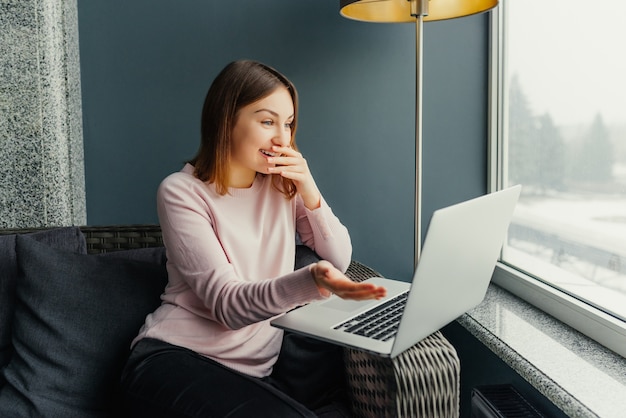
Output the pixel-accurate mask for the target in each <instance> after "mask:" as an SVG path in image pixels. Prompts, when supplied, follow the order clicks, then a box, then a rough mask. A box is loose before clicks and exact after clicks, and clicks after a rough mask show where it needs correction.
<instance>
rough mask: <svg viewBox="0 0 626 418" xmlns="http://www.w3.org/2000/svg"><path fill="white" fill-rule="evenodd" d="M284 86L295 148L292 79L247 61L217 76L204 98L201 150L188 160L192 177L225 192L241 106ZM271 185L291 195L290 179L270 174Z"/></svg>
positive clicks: (292, 185)
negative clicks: (232, 143) (231, 146)
mask: <svg viewBox="0 0 626 418" xmlns="http://www.w3.org/2000/svg"><path fill="white" fill-rule="evenodd" d="M281 86H282V87H286V88H287V90H288V91H289V94H290V95H291V99H292V100H293V108H294V119H293V123H292V126H291V141H290V146H291V148H293V149H294V150H297V148H296V142H295V135H296V121H297V114H298V94H297V92H296V88H295V86H294V85H293V83H292V82H291V81H289V80H288V79H287V77H285V76H284V75H282V74H281V73H279V72H278V71H276V70H275V69H273V68H271V67H269V66H267V65H264V64H261V63H260V62H256V61H250V60H240V61H234V62H231V63H230V64H228V65H227V66H226V67H224V69H223V70H222V71H221V72H220V73H219V74H218V75H217V77H216V78H215V80H213V83H212V84H211V87H210V88H209V91H208V93H207V95H206V98H205V99H204V106H203V108H202V125H201V141H200V149H199V150H198V153H197V154H196V156H195V157H194V158H193V159H192V160H190V161H189V163H190V164H192V165H193V166H194V167H195V172H194V174H195V176H196V177H197V178H199V179H200V180H202V181H208V182H210V183H214V184H215V187H216V190H217V192H218V193H219V194H221V195H225V194H226V193H228V169H229V162H230V141H231V134H232V132H233V128H234V126H235V122H236V121H237V114H238V112H239V110H240V109H241V108H242V107H245V106H247V105H249V104H251V103H254V102H257V101H259V100H261V99H263V98H265V97H267V96H269V95H270V94H271V93H273V92H274V91H275V90H276V89H277V88H279V87H281ZM272 181H273V185H274V187H275V188H276V189H277V190H279V191H280V192H281V193H283V194H284V195H285V197H287V198H292V197H293V196H295V194H296V186H295V184H294V183H293V181H291V180H290V179H286V178H283V177H281V176H276V175H273V176H272Z"/></svg>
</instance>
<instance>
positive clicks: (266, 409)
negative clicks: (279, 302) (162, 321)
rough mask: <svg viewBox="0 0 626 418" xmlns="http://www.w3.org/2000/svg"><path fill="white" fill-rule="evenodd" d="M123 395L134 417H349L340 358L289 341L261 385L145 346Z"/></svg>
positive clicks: (309, 343) (177, 352)
mask: <svg viewBox="0 0 626 418" xmlns="http://www.w3.org/2000/svg"><path fill="white" fill-rule="evenodd" d="M121 390H122V405H123V408H124V411H123V412H124V414H125V415H126V416H129V417H233V418H234V417H277V418H286V417H316V416H321V417H329V418H330V417H344V416H348V413H347V412H346V411H347V408H346V401H345V399H346V396H345V393H346V392H345V372H344V366H343V357H342V350H341V349H340V348H339V347H336V346H334V345H331V344H327V343H323V342H319V341H316V340H313V339H310V338H306V337H301V336H298V335H295V334H289V333H286V334H285V338H284V340H283V346H282V349H281V352H280V356H279V358H278V361H277V363H276V365H275V366H274V371H273V373H272V375H271V376H269V377H267V378H264V379H258V378H254V377H250V376H247V375H245V374H242V373H239V372H237V371H234V370H232V369H230V368H227V367H225V366H222V365H221V364H219V363H217V362H215V361H213V360H211V359H208V358H206V357H204V356H201V355H199V354H197V353H195V352H194V351H191V350H188V349H186V348H182V347H178V346H174V345H171V344H168V343H165V342H163V341H159V340H154V339H143V340H141V341H139V342H138V343H137V345H136V346H135V347H134V349H133V351H132V352H131V355H130V357H129V359H128V362H127V364H126V368H125V369H124V373H123V376H122V382H121Z"/></svg>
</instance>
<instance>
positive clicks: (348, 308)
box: [320, 297, 379, 312]
mask: <svg viewBox="0 0 626 418" xmlns="http://www.w3.org/2000/svg"><path fill="white" fill-rule="evenodd" d="M378 302H379V301H377V300H374V301H372V300H368V301H362V300H345V299H341V298H339V297H333V298H331V299H330V300H327V301H326V302H322V303H321V304H320V306H323V307H324V308H330V309H336V310H338V311H343V312H352V311H357V310H363V308H367V307H369V306H370V305H374V304H376V303H378Z"/></svg>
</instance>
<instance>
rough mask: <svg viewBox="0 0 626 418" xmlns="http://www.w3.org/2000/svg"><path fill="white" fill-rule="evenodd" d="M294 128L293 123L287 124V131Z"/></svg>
mask: <svg viewBox="0 0 626 418" xmlns="http://www.w3.org/2000/svg"><path fill="white" fill-rule="evenodd" d="M291 128H293V122H289V123H285V129H289V130H291Z"/></svg>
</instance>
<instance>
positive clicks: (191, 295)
mask: <svg viewBox="0 0 626 418" xmlns="http://www.w3.org/2000/svg"><path fill="white" fill-rule="evenodd" d="M229 191H230V194H227V195H224V196H220V195H219V194H218V193H217V192H216V191H215V188H214V187H213V185H210V184H206V183H203V182H202V181H200V180H198V179H197V178H196V177H194V176H193V167H192V166H191V165H189V164H187V165H186V166H185V167H184V168H183V170H182V171H180V172H178V173H174V174H172V175H170V176H168V177H167V178H166V179H165V180H163V182H162V183H161V185H160V187H159V190H158V193H157V209H158V214H159V220H160V224H161V229H162V232H163V241H164V243H165V247H166V250H167V271H168V275H169V283H168V285H167V286H166V288H165V292H164V294H163V295H162V296H161V299H162V304H161V306H160V307H159V308H158V309H157V310H156V311H155V312H153V313H152V314H150V315H148V316H147V318H146V322H145V324H144V326H143V327H142V329H141V331H140V333H139V335H138V336H137V338H136V339H135V341H134V342H133V344H134V343H135V342H137V341H138V340H139V339H141V338H144V337H149V338H156V339H160V340H163V341H166V342H169V343H171V344H174V345H178V346H182V347H187V348H189V349H191V350H194V351H196V352H198V353H200V354H203V355H205V356H207V357H210V358H212V359H214V360H216V361H218V362H220V363H222V364H223V365H225V366H227V367H230V368H233V369H235V370H238V371H241V372H243V373H246V374H248V375H251V376H256V377H263V376H267V375H269V374H270V373H271V371H272V366H273V365H274V363H275V361H276V358H277V357H278V353H279V350H280V346H281V343H282V331H280V330H278V329H276V328H274V327H272V326H270V324H269V320H270V319H271V318H273V317H274V316H276V315H279V314H281V313H283V312H285V311H287V310H289V309H291V308H293V307H296V306H298V305H302V304H305V303H307V302H310V301H312V300H315V299H320V298H322V296H321V294H320V292H319V290H318V288H317V286H316V285H315V282H314V280H313V278H312V277H311V273H310V272H309V269H308V267H305V268H302V269H299V270H297V271H294V269H293V263H294V256H295V236H296V231H297V232H298V234H299V235H300V238H301V240H302V242H303V243H304V244H306V245H307V246H309V247H311V248H312V249H314V250H315V251H316V252H317V253H318V254H319V255H320V256H321V257H322V258H324V259H326V260H328V261H330V262H331V263H333V264H334V265H335V267H337V268H338V269H340V270H342V271H345V270H346V269H347V268H348V264H349V263H350V259H351V256H352V246H351V243H350V237H349V235H348V231H347V229H346V228H345V227H344V226H343V225H342V224H341V223H340V222H339V220H338V219H337V217H335V215H334V214H333V212H332V211H331V209H330V207H329V206H328V205H327V204H326V202H325V201H324V199H322V203H321V207H320V208H319V209H316V210H313V211H310V210H308V209H306V208H305V206H304V204H303V202H302V199H300V197H299V196H296V197H295V198H294V199H291V200H287V199H285V197H284V196H283V195H282V194H281V193H279V192H278V191H276V190H275V189H274V188H273V187H272V185H271V181H270V177H269V176H263V175H257V177H256V180H255V181H254V183H253V185H252V187H250V188H248V189H230V190H229Z"/></svg>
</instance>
